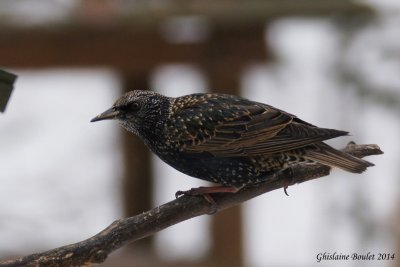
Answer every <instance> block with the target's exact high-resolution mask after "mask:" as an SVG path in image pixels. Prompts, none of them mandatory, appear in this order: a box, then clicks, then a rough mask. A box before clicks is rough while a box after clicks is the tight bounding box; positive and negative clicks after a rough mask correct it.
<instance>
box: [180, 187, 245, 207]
mask: <svg viewBox="0 0 400 267" xmlns="http://www.w3.org/2000/svg"><path fill="white" fill-rule="evenodd" d="M242 188H243V186H242V187H234V186H210V187H204V186H200V187H197V188H191V189H190V190H186V191H177V192H176V193H175V197H176V198H178V197H179V196H182V195H184V196H203V197H204V199H205V200H206V201H207V202H208V203H210V204H211V212H210V213H209V214H214V213H216V212H217V211H218V205H217V203H216V202H215V200H214V199H213V198H212V196H211V195H210V194H215V193H236V192H238V191H239V190H240V189H242Z"/></svg>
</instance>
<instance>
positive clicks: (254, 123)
mask: <svg viewBox="0 0 400 267" xmlns="http://www.w3.org/2000/svg"><path fill="white" fill-rule="evenodd" d="M102 119H117V120H119V121H120V123H121V125H122V126H123V127H124V128H126V129H127V130H128V131H131V132H133V133H134V134H136V135H138V136H139V137H140V138H141V139H142V140H143V141H144V143H145V144H146V145H147V146H148V147H149V148H150V149H151V150H152V151H153V152H154V153H155V154H157V155H158V156H159V157H160V158H161V159H162V160H163V161H164V162H166V163H167V164H169V165H171V166H172V167H174V168H175V169H177V170H179V171H181V172H183V173H185V174H188V175H190V176H193V177H196V178H200V179H203V180H207V181H211V182H215V183H219V184H222V185H225V186H231V187H236V188H240V187H243V186H245V185H248V184H255V183H258V182H261V181H266V180H268V179H269V178H270V177H272V175H273V174H274V173H275V172H277V171H280V170H282V169H284V168H286V167H288V166H291V165H293V164H297V163H299V162H303V163H314V162H319V163H322V164H326V165H330V166H335V167H339V168H342V169H344V170H347V171H350V172H355V173H360V172H363V171H364V170H365V169H366V168H367V167H369V166H372V165H373V164H372V163H369V162H367V161H365V160H362V159H358V158H355V157H353V156H351V155H349V154H346V153H343V152H340V151H338V150H335V149H334V148H332V147H330V146H328V145H327V144H325V143H323V142H322V141H323V140H326V139H330V138H334V137H338V136H342V135H347V132H344V131H339V130H333V129H324V128H319V127H316V126H314V125H312V124H309V123H307V122H305V121H303V120H301V119H299V118H297V117H296V116H294V115H292V114H289V113H287V112H284V111H282V110H279V109H276V108H274V107H272V106H269V105H266V104H263V103H258V102H253V101H250V100H247V99H244V98H241V97H238V96H232V95H225V94H192V95H186V96H181V97H177V98H171V97H166V96H163V95H160V94H157V93H154V92H152V91H140V90H136V91H131V92H128V93H126V94H125V95H123V96H122V97H121V98H120V99H118V100H117V101H116V102H115V104H114V105H113V106H112V108H111V109H109V110H107V111H106V112H104V113H102V114H100V115H99V116H97V117H96V118H94V119H93V120H92V121H97V120H102Z"/></svg>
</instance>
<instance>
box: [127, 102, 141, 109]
mask: <svg viewBox="0 0 400 267" xmlns="http://www.w3.org/2000/svg"><path fill="white" fill-rule="evenodd" d="M128 109H129V110H130V111H138V110H139V109H140V105H139V103H137V102H132V103H130V104H129V105H128Z"/></svg>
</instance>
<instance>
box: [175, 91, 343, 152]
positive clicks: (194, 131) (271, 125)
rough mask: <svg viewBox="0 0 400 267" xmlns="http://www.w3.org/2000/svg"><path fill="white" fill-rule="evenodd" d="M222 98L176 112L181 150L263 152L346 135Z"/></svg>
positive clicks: (249, 103)
mask: <svg viewBox="0 0 400 267" xmlns="http://www.w3.org/2000/svg"><path fill="white" fill-rule="evenodd" d="M223 100H225V102H224V101H215V102H213V101H208V103H207V105H191V106H188V107H186V108H182V109H181V110H180V111H179V112H178V114H179V117H180V118H182V117H184V118H186V121H185V122H184V124H183V125H184V126H183V127H184V128H185V130H186V131H185V133H186V134H184V135H182V136H180V140H181V144H182V147H183V150H184V151H185V152H189V153H201V152H209V153H212V154H213V155H215V156H221V157H236V156H255V155H265V154H273V153H277V152H282V151H288V150H292V149H296V148H300V147H304V146H306V145H308V144H311V143H315V142H318V141H322V140H326V139H329V138H333V137H337V136H340V135H345V134H347V132H343V131H337V130H331V129H322V128H318V127H315V126H313V125H311V124H308V123H306V122H304V121H302V120H300V119H298V118H297V117H296V116H294V115H291V114H289V113H286V112H284V111H281V110H279V109H276V108H274V107H271V106H268V105H265V104H261V103H256V102H252V101H249V100H245V99H239V100H237V99H235V101H228V102H226V101H227V99H223ZM228 100H230V99H228ZM210 104H212V105H211V107H210ZM200 114H201V115H200ZM188 118H190V119H188Z"/></svg>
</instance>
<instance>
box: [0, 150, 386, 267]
mask: <svg viewBox="0 0 400 267" xmlns="http://www.w3.org/2000/svg"><path fill="white" fill-rule="evenodd" d="M344 151H345V152H347V153H350V154H352V155H354V156H357V157H360V158H361V157H364V156H369V155H379V154H383V152H382V151H381V150H380V148H379V147H378V146H377V145H356V144H355V143H352V142H351V143H349V144H348V145H347V146H346V148H345V149H344ZM329 172H330V168H329V167H327V166H324V165H321V164H313V165H297V166H295V167H293V168H291V169H290V171H284V172H282V173H279V174H278V175H277V176H276V180H275V181H274V182H268V183H260V184H258V185H257V186H252V187H246V188H244V189H242V190H240V191H239V192H237V193H235V194H232V193H224V194H214V195H213V199H214V200H215V202H216V203H217V205H218V211H220V210H223V209H227V208H229V207H232V206H235V205H238V204H240V203H242V202H244V201H247V200H249V199H251V198H254V197H256V196H258V195H261V194H264V193H266V192H269V191H272V190H275V189H278V188H282V187H286V186H288V185H293V184H297V183H302V182H306V181H309V180H313V179H317V178H320V177H323V176H326V175H328V174H329ZM211 211H212V207H211V206H210V204H209V203H208V202H207V201H206V200H205V199H204V198H202V197H189V196H183V197H180V198H178V199H175V200H173V201H171V202H168V203H166V204H164V205H161V206H159V207H156V208H154V209H152V210H149V211H147V212H144V213H142V214H139V215H136V216H133V217H130V218H125V219H120V220H117V221H115V222H113V223H112V224H111V225H110V226H108V227H107V228H106V229H104V230H103V231H101V232H100V233H98V234H97V235H95V236H93V237H91V238H89V239H86V240H84V241H81V242H78V243H75V244H71V245H67V246H63V247H59V248H56V249H52V250H49V251H46V252H43V253H37V254H32V255H29V256H25V257H22V258H19V259H15V260H9V261H5V262H1V263H0V266H2V267H4V266H10V267H11V266H89V265H91V264H94V263H101V262H103V261H105V260H106V258H107V256H108V255H109V254H110V253H111V252H113V251H114V250H116V249H118V248H120V247H122V246H124V245H126V244H128V243H131V242H134V241H136V240H139V239H142V238H145V237H147V236H150V235H152V234H154V233H156V232H158V231H161V230H163V229H165V228H167V227H169V226H171V225H174V224H177V223H179V222H182V221H185V220H188V219H190V218H194V217H196V216H200V215H204V214H209V213H210V212H211Z"/></svg>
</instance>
